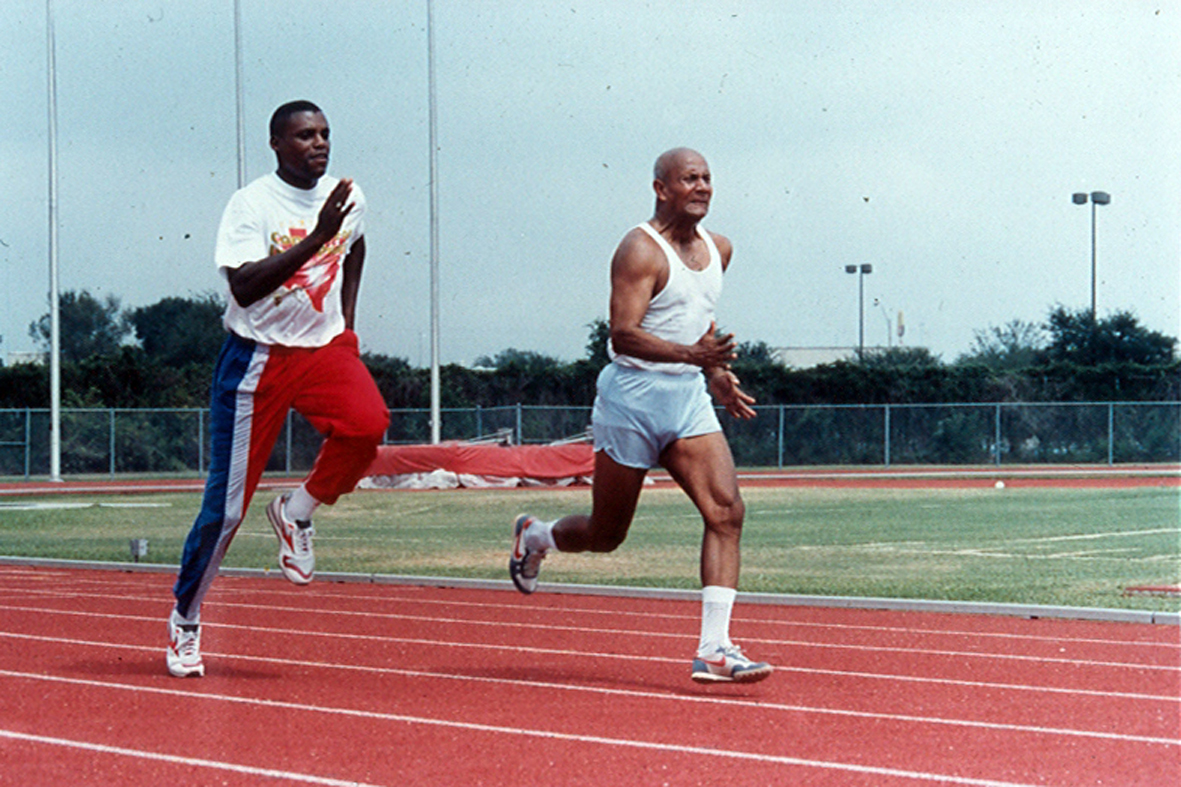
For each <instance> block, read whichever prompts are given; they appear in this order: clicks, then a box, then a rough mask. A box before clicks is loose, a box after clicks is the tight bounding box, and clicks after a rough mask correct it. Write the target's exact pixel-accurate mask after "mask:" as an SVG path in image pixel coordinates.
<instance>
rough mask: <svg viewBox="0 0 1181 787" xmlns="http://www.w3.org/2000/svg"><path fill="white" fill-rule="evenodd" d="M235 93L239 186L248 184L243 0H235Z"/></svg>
mask: <svg viewBox="0 0 1181 787" xmlns="http://www.w3.org/2000/svg"><path fill="white" fill-rule="evenodd" d="M234 93H235V97H236V101H237V105H236V107H237V113H238V188H242V187H243V186H245V185H246V117H245V114H246V113H245V112H244V111H243V109H244V108H245V106H246V99H245V97H244V95H243V89H242V0H234Z"/></svg>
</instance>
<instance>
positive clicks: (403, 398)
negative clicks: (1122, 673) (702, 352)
mask: <svg viewBox="0 0 1181 787" xmlns="http://www.w3.org/2000/svg"><path fill="white" fill-rule="evenodd" d="M222 310H223V302H222V297H221V296H220V295H217V294H212V293H206V294H201V295H196V296H191V297H183V298H182V297H168V298H164V299H162V300H161V301H159V302H157V303H155V304H152V305H149V306H143V307H138V308H134V309H127V310H123V309H121V307H120V303H119V300H118V298H116V297H114V296H112V295H108V296H107V297H106V298H105V299H99V298H96V297H94V296H93V295H91V294H90V293H89V292H87V291H86V290H81V291H76V292H74V291H71V292H65V293H63V294H62V295H61V296H60V300H59V319H60V324H61V331H60V351H61V359H62V404H63V406H65V407H116V408H149V407H205V406H207V404H208V398H209V381H210V377H211V373H212V367H213V363H214V361H215V360H216V358H217V354H218V351H219V349H220V347H221V343H222V340H223V338H224V329H223V328H222V325H221V314H222ZM587 329H588V338H587V344H586V348H585V349H586V352H585V356H584V357H583V358H580V359H578V360H575V361H572V362H567V361H563V360H560V359H557V358H554V357H551V356H547V355H544V354H542V353H537V352H533V351H528V350H516V349H507V350H503V351H501V352H499V353H498V354H496V355H495V356H490V357H483V358H480V359H478V360H477V362H476V364H475V368H468V367H464V366H460V365H446V366H444V367H442V368H441V370H440V393H441V404H442V406H443V407H446V408H453V407H455V408H469V407H476V406H482V407H497V406H505V405H514V404H518V403H521V404H529V405H585V406H589V405H590V404H591V403H592V401H593V399H594V393H595V379H596V377H597V375H598V373H599V370H600V369H602V367H603V365H604V364H606V363H607V325H606V322H605V321H604V320H602V319H599V320H595V321H594V322H592V323H591V324H589V325H588V326H587ZM29 331H30V335H31V336H32V337H33V338H34V339H35V340H36V341H37V342H38V343H39V344H40V346H41V347H42V348H43V349H47V348H48V345H49V316H48V315H45V316H44V317H42V318H41V319H39V320H37V321H35V322H34V323H32V325H30V326H29ZM363 358H364V361H365V363H366V365H367V366H368V367H369V369H370V371H371V372H372V374H373V376H374V379H375V380H376V381H377V385H378V387H379V388H380V390H381V391H382V393H383V395H384V396H385V401H386V403H387V404H388V406H389V407H391V408H426V407H429V406H430V379H429V374H430V373H429V370H428V369H423V368H416V367H412V366H411V365H410V363H409V362H408V361H406V360H405V359H403V358H396V357H390V356H386V355H380V354H375V353H367V354H365V355H364V356H363ZM733 368H734V371H735V373H736V374H737V375H738V376H739V378H740V379H741V380H742V383H743V387H744V388H745V389H746V390H748V391H749V392H750V393H751V394H752V395H754V396H755V398H756V399H757V400H758V403H759V404H885V403H890V404H915V403H941V402H1043V401H1056V402H1070V401H1176V400H1178V399H1181V361H1179V360H1178V357H1177V340H1176V339H1175V338H1173V337H1170V336H1166V335H1164V334H1162V333H1159V332H1156V331H1151V330H1149V329H1147V328H1146V327H1144V326H1143V325H1141V324H1140V323H1139V321H1138V319H1137V318H1136V317H1135V315H1134V314H1132V313H1131V312H1129V311H1117V312H1114V313H1113V314H1111V315H1108V316H1105V317H1099V318H1097V317H1095V316H1093V315H1092V314H1091V313H1090V311H1089V310H1086V309H1080V310H1071V309H1068V308H1066V307H1063V306H1055V307H1053V308H1051V309H1050V310H1049V312H1048V315H1047V318H1046V321H1045V322H1044V323H1040V324H1037V323H1026V322H1022V321H1020V320H1014V321H1012V322H1010V323H1008V324H1006V325H1004V326H999V327H996V326H994V327H990V328H987V329H984V330H979V331H977V332H976V333H975V340H974V342H973V346H972V347H971V348H970V349H969V350H968V351H967V352H965V353H964V354H962V355H961V356H959V357H958V358H956V359H955V360H954V361H952V362H950V363H948V362H944V361H943V360H942V359H940V358H939V357H937V356H935V355H934V354H932V353H931V352H930V351H928V350H926V349H924V348H919V347H894V348H889V349H884V350H875V351H867V352H866V353H865V355H864V356H863V357H862V358H860V359H850V360H842V361H836V362H834V363H829V364H823V365H820V366H816V367H813V368H808V369H794V368H788V367H785V366H783V365H782V364H779V363H777V362H775V361H774V360H773V357H772V352H771V348H770V347H769V346H768V345H767V344H766V343H765V342H761V341H759V342H746V343H743V344H741V345H740V346H739V349H738V358H737V360H735V362H734V364H733ZM48 375H49V370H48V368H47V367H46V366H44V365H38V364H28V363H23V364H16V365H12V366H8V367H3V368H0V408H24V407H33V408H43V407H48V406H49V382H48Z"/></svg>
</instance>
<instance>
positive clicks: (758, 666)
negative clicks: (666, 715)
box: [690, 645, 774, 683]
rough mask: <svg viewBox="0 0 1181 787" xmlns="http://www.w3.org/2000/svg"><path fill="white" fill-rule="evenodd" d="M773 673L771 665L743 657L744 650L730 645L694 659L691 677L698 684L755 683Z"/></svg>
mask: <svg viewBox="0 0 1181 787" xmlns="http://www.w3.org/2000/svg"><path fill="white" fill-rule="evenodd" d="M773 671H774V670H773V668H772V667H771V665H770V664H767V663H766V662H762V661H751V660H750V659H748V658H747V657H746V656H744V655H743V653H742V648H740V647H738V646H737V645H730V646H729V647H719V648H718V649H717V650H715V651H714V652H713V653H712V654H710V655H709V656H698V657H697V658H695V659H693V671H692V674H691V675H690V677H692V678H693V680H695V681H697V682H698V683H731V682H733V683H755V682H756V681H760V680H762V679H763V678H765V677H767V676H768V675H770V674H771V673H772V672H773Z"/></svg>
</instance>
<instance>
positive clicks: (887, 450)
mask: <svg viewBox="0 0 1181 787" xmlns="http://www.w3.org/2000/svg"><path fill="white" fill-rule="evenodd" d="M885 407H886V414H885V418H884V419H883V420H884V421H885V424H884V425H883V427H882V432H883V433H884V435H885V441H884V446H883V451H882V454H883V457H884V458H885V466H886V467H889V466H890V405H889V404H887V405H886V406H885Z"/></svg>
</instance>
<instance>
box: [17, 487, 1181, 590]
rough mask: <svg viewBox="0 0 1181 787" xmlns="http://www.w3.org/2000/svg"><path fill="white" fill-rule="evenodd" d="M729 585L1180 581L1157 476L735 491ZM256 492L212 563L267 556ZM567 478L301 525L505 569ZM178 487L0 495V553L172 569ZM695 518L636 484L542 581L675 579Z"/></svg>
mask: <svg viewBox="0 0 1181 787" xmlns="http://www.w3.org/2000/svg"><path fill="white" fill-rule="evenodd" d="M743 495H744V497H745V499H746V503H747V519H746V528H745V532H744V535H743V579H742V589H743V590H747V591H757V592H768V593H799V594H808V595H838V596H873V597H891V598H913V599H935V600H956V601H988V602H998V603H1017V604H1051V605H1066V606H1082V607H1104V608H1125V609H1142V610H1153V611H1167V612H1173V611H1178V610H1181V599H1178V598H1177V597H1175V596H1174V597H1160V596H1146V595H1131V596H1129V595H1125V593H1124V590H1125V588H1128V587H1133V586H1141V585H1176V584H1178V582H1179V581H1181V530H1179V522H1178V491H1177V489H1175V488H1152V487H1141V488H1132V489H1054V488H1031V487H1025V488H1022V487H1017V488H1013V487H1010V488H1008V489H1004V490H995V489H992V488H987V489H967V490H963V489H961V490H947V489H944V490H937V489H893V490H886V489H840V490H837V489H768V488H748V489H745V490H744V491H743ZM267 500H269V493H261V494H260V495H259V496H258V497H257V498H256V500H255V503H254V505H253V506H252V509H251V511H250V513H249V515H248V516H247V519H246V521H245V522H244V523H243V525H242V528H241V530H240V531H239V534H238V537H237V539H236V540H235V542H234V544H233V546H232V547H231V549H230V553H229V555H228V557H227V559H226V561H225V565H226V566H235V567H257V568H268V567H273V566H274V565H275V554H276V545H275V539H274V536H273V535H272V534H271V531H270V527H269V525H268V524H267V522H266V518H265V515H264V513H263V507H264V505H265V503H266V501H267ZM589 503H590V493H589V491H588V490H587V489H586V488H579V489H572V490H495V491H470V490H465V491H452V492H437V491H435V492H390V491H362V492H358V493H356V494H353V495H349V496H346V497H345V498H343V499H342V500H341V501H340V502H339V503H338V504H337V505H336V506H334V507H331V508H325V509H322V510H321V511H320V513H319V514H318V515H317V519H316V527H317V539H316V556H317V569H318V570H319V571H341V572H359V573H381V574H413V575H429V576H457V577H479V578H495V579H505V578H507V572H506V568H505V564H506V561H507V555H508V545H509V531H510V524H511V520H512V518H513V516H514V515H515V514H517V513H518V512H521V511H528V512H530V513H534V514H537V515H538V516H541V517H543V518H552V517H557V516H559V515H561V514H564V513H570V512H575V511H583V510H586V509H587V508H588V506H589ZM198 504H199V495H198V494H196V493H184V494H136V495H94V496H89V497H79V496H77V495H69V496H56V497H38V498H23V497H22V498H12V497H10V498H7V499H2V498H0V555H10V556H26V557H52V558H65V559H75V560H99V561H112V562H115V561H117V562H127V561H128V560H129V559H130V550H129V543H128V542H129V540H130V539H132V538H147V539H148V540H149V549H150V552H149V555H148V557H147V558H146V561H147V562H151V563H166V564H175V563H176V562H177V561H178V559H179V555H180V550H181V544H182V542H183V539H184V537H185V535H186V533H187V532H188V529H189V526H190V525H191V523H192V519H193V516H194V514H195V513H196V510H197V506H198ZM700 539H701V524H700V520H699V519H698V517H697V513H696V511H695V510H694V508H693V507H692V505H691V504H690V503H689V502H688V500H687V498H685V496H684V495H683V494H682V493H681V492H680V491H679V490H675V489H664V488H657V489H647V490H645V491H644V493H643V496H642V498H641V501H640V508H639V511H638V512H637V516H636V520H635V523H634V525H633V526H632V530H631V534H630V536H629V538H628V540H627V542H626V543H625V544H624V545H623V547H621V548H620V549H619V550H618V551H616V552H615V553H613V554H610V555H561V554H554V555H551V556H550V557H549V558H548V559H547V560H546V563H545V566H544V569H543V573H542V579H543V581H544V582H576V583H595V584H618V585H637V586H658V587H677V588H693V587H697V586H698V580H697V565H698V556H699V544H700Z"/></svg>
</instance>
